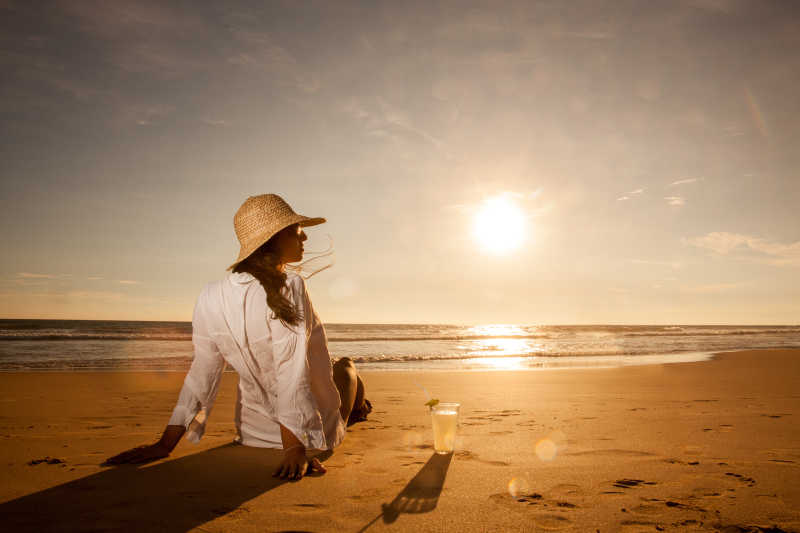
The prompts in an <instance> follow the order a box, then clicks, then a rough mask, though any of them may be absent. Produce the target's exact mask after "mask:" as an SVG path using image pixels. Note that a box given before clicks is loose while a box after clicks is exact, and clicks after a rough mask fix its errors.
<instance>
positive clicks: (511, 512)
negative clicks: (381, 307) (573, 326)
mask: <svg viewBox="0 0 800 533" xmlns="http://www.w3.org/2000/svg"><path fill="white" fill-rule="evenodd" d="M363 375H364V379H365V382H366V386H367V398H369V399H370V400H371V401H372V403H373V406H374V411H373V413H372V414H371V415H370V417H369V420H368V421H367V422H362V423H359V424H356V425H354V426H352V427H351V428H349V429H348V433H347V436H346V438H345V441H344V443H343V444H342V445H341V446H340V447H338V448H337V449H336V450H335V451H334V453H333V455H332V456H331V457H330V458H328V459H327V460H326V461H325V464H326V466H327V468H328V473H327V474H325V475H324V476H320V477H312V478H307V479H303V480H302V481H301V482H299V483H281V482H279V481H276V480H274V479H273V478H272V477H271V476H270V475H269V473H271V469H272V468H273V467H274V466H275V465H276V464H277V461H279V459H280V451H279V450H263V449H253V448H247V447H243V446H233V445H232V444H231V441H232V439H233V436H234V425H233V412H234V407H235V398H236V392H235V389H236V382H237V380H236V377H235V374H233V373H226V374H225V375H224V376H223V379H222V384H221V387H220V393H219V397H218V399H217V402H216V405H215V407H214V410H213V412H212V413H211V418H210V420H209V426H208V430H207V433H206V436H205V437H204V438H203V439H202V440H201V441H200V443H199V444H197V445H194V444H190V443H188V442H181V443H180V444H179V445H178V447H177V448H176V450H175V451H174V452H173V454H172V455H171V456H170V457H169V458H167V459H164V460H161V461H157V462H155V463H152V464H150V465H146V466H143V467H133V466H131V467H121V468H109V467H101V466H99V464H100V462H101V461H102V460H103V459H105V458H107V457H109V456H111V455H113V454H115V453H118V452H119V451H122V450H124V449H127V448H130V447H132V446H135V445H139V444H144V443H146V442H152V441H154V440H155V439H157V438H158V435H159V434H160V432H161V430H163V427H164V424H166V421H167V420H168V418H169V414H170V412H171V410H172V407H173V406H174V403H175V401H176V400H177V395H178V391H179V390H180V386H181V383H182V380H183V373H182V372H177V371H176V372H161V371H139V372H137V371H130V372H74V371H61V372H4V373H0V387H2V390H3V391H4V394H3V395H2V397H0V453H2V456H3V458H4V459H5V460H4V462H3V465H2V468H0V513H2V514H3V516H4V523H5V524H6V525H7V527H8V528H9V531H15V532H17V531H41V530H51V531H96V530H101V529H113V530H120V531H136V530H159V531H175V532H177V531H205V532H208V531H212V532H217V531H218V532H223V531H225V532H231V531H232V532H235V533H239V532H250V531H253V532H255V531H264V530H307V531H334V530H335V531H359V530H365V529H364V528H366V531H370V532H372V531H381V530H392V531H401V532H406V531H408V532H414V533H416V532H418V531H455V530H460V531H467V532H482V531H488V530H490V531H504V530H505V531H541V530H562V531H595V530H598V529H599V530H600V531H601V532H606V531H629V532H635V531H657V530H658V529H657V528H662V529H666V530H675V529H680V530H689V531H721V530H724V528H734V527H736V528H739V529H730V530H731V531H734V530H735V531H748V529H747V528H753V527H756V526H758V527H764V528H766V527H772V526H777V527H778V528H779V529H776V530H775V531H800V487H799V486H797V483H796V479H797V477H798V474H800V425H799V424H797V416H800V392H797V391H796V383H797V382H798V378H800V352H799V351H798V350H797V349H779V350H758V351H734V352H730V351H725V352H716V353H715V355H714V357H713V359H710V360H708V361H703V362H695V363H677V364H658V365H643V366H629V367H619V368H604V369H588V370H577V369H567V370H565V369H554V370H553V371H552V372H519V371H502V370H497V371H487V372H480V371H453V372H450V373H444V372H424V371H423V372H420V371H392V372H385V371H373V372H369V371H364V374H363ZM427 393H429V394H430V396H432V397H436V398H440V399H441V400H442V401H452V400H456V401H460V402H461V404H462V407H461V418H460V427H459V430H458V431H459V433H458V439H457V441H456V452H455V453H454V454H453V455H452V456H436V455H434V454H433V451H432V447H431V444H432V435H431V429H430V415H429V414H428V412H427V408H425V406H424V405H423V404H424V402H425V401H426V399H427V398H426V394H427ZM437 458H438V459H437ZM42 459H45V461H44V462H37V461H41V460H42ZM48 459H49V460H53V459H56V460H58V462H54V463H48V462H47V460H48ZM31 463H33V464H31ZM65 509H69V512H67V513H65V512H64V510H65ZM751 530H752V529H751Z"/></svg>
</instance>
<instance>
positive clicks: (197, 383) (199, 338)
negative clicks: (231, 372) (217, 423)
mask: <svg viewBox="0 0 800 533" xmlns="http://www.w3.org/2000/svg"><path fill="white" fill-rule="evenodd" d="M207 302H208V298H207V289H206V290H204V291H203V292H202V293H201V294H200V297H199V298H198V299H197V303H196V305H195V307H194V315H193V316H192V345H193V346H194V360H192V366H191V367H190V368H189V372H188V373H187V374H186V379H184V381H183V388H181V392H180V395H179V396H178V402H177V405H176V406H175V409H173V411H172V417H171V418H170V419H169V424H170V425H178V426H183V427H185V428H186V439H187V440H188V441H189V442H194V443H197V442H199V441H200V438H201V437H202V436H203V433H204V432H205V429H206V422H207V421H208V417H209V415H210V414H211V409H212V407H213V406H214V400H215V399H216V397H217V392H218V391H219V383H220V380H221V378H222V372H223V371H224V370H225V359H224V358H223V357H222V354H221V353H220V351H219V349H218V348H217V346H216V344H215V343H214V341H213V339H212V337H211V331H210V320H209V312H208V311H209V309H208V303H207Z"/></svg>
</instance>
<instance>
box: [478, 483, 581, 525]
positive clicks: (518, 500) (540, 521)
mask: <svg viewBox="0 0 800 533" xmlns="http://www.w3.org/2000/svg"><path fill="white" fill-rule="evenodd" d="M489 499H490V500H491V501H492V502H494V503H495V504H498V505H502V506H504V507H507V508H509V509H513V510H515V511H522V512H526V513H527V512H529V511H531V510H533V511H539V510H542V511H543V510H545V509H547V510H551V511H553V512H550V513H542V514H538V513H536V514H533V515H532V517H531V520H533V522H534V524H535V525H536V528H537V529H543V530H548V531H551V530H559V529H567V528H570V527H571V526H572V520H570V519H569V518H568V517H567V516H565V515H564V514H556V513H569V512H570V511H571V510H573V509H575V508H577V507H578V506H577V505H575V504H574V503H572V502H568V501H554V500H549V499H546V498H544V496H542V495H541V494H539V493H538V492H531V493H528V494H520V495H517V496H516V497H513V496H511V495H510V494H508V493H507V492H501V493H498V494H492V495H491V496H489Z"/></svg>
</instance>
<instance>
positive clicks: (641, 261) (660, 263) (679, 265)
mask: <svg viewBox="0 0 800 533" xmlns="http://www.w3.org/2000/svg"><path fill="white" fill-rule="evenodd" d="M631 263H635V264H637V265H652V266H668V267H670V268H673V269H675V270H679V269H681V268H683V263H681V262H680V261H658V260H653V259H631Z"/></svg>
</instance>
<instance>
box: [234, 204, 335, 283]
mask: <svg viewBox="0 0 800 533" xmlns="http://www.w3.org/2000/svg"><path fill="white" fill-rule="evenodd" d="M296 217H297V218H296V219H294V220H292V221H291V222H289V223H288V224H286V225H285V226H283V227H282V228H280V229H279V230H277V231H275V232H274V233H270V234H265V235H264V236H263V237H262V238H261V239H259V240H258V241H257V242H259V244H258V245H257V246H255V247H253V249H252V250H249V251H245V250H240V251H239V258H238V259H237V260H236V262H235V263H233V264H232V265H231V266H229V267H228V268H226V269H225V270H233V269H234V267H235V266H236V265H238V264H239V263H241V262H242V261H244V260H245V259H247V258H248V257H250V256H251V255H253V252H255V251H256V250H258V249H259V248H260V247H261V246H262V245H263V244H264V243H265V242H267V241H268V240H270V239H271V238H272V237H274V236H275V235H277V234H278V233H280V232H281V231H283V230H285V229H286V228H288V227H289V226H291V225H293V224H299V225H300V227H302V228H308V227H311V226H319V225H320V224H324V223H325V222H327V220H326V219H324V218H322V217H306V216H303V215H296Z"/></svg>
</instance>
